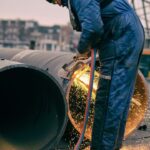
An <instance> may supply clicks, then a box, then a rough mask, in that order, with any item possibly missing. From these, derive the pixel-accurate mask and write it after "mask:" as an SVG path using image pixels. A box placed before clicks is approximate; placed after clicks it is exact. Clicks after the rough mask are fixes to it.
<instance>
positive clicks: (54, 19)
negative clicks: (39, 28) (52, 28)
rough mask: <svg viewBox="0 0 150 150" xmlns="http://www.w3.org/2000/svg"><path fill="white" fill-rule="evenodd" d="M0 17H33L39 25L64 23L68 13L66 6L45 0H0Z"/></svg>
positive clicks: (66, 20)
mask: <svg viewBox="0 0 150 150" xmlns="http://www.w3.org/2000/svg"><path fill="white" fill-rule="evenodd" d="M0 19H25V20H32V19H33V20H35V21H38V22H39V23H40V24H41V25H54V24H60V25H65V24H67V23H68V22H69V14H68V10H67V9H66V8H62V7H59V6H56V5H52V4H49V3H48V2H46V0H0Z"/></svg>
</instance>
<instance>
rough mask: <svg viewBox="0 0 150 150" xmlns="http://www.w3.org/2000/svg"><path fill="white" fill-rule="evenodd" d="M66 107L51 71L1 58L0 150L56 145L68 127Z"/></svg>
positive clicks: (40, 147) (25, 149)
mask: <svg viewBox="0 0 150 150" xmlns="http://www.w3.org/2000/svg"><path fill="white" fill-rule="evenodd" d="M66 106H67V105H66V100H65V97H64V94H63V92H62V89H61V87H60V86H59V84H58V82H57V81H56V80H55V79H54V77H52V76H51V75H50V74H48V73H46V72H45V71H43V70H41V69H39V68H36V67H32V66H29V65H26V64H22V63H18V62H12V61H8V60H5V59H1V60H0V150H38V149H41V150H42V149H44V150H45V149H47V150H49V149H51V148H52V147H54V146H56V145H57V144H58V142H59V141H60V139H61V136H62V135H63V133H64V130H65V125H66V121H67V107H66Z"/></svg>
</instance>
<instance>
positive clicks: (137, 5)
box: [130, 0, 150, 39]
mask: <svg viewBox="0 0 150 150" xmlns="http://www.w3.org/2000/svg"><path fill="white" fill-rule="evenodd" d="M130 3H131V4H132V6H133V8H134V9H135V11H136V13H137V14H138V16H139V18H140V20H141V22H142V24H143V26H144V29H145V36H146V39H149V38H150V0H130Z"/></svg>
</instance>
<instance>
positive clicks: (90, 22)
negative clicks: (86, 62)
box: [72, 0, 103, 54]
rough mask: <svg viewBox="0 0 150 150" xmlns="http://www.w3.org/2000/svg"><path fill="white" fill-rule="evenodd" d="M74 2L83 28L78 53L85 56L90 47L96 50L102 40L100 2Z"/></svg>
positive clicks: (97, 0) (88, 0)
mask: <svg viewBox="0 0 150 150" xmlns="http://www.w3.org/2000/svg"><path fill="white" fill-rule="evenodd" d="M72 1H73V8H74V10H75V11H76V14H77V16H78V19H79V21H80V24H81V28H82V33H81V36H80V40H79V44H78V51H79V53H81V54H83V53H85V52H88V51H89V49H90V47H93V48H94V45H95V44H96V43H97V42H98V41H99V40H100V39H101V35H102V34H103V22H102V19H101V12H100V0H72Z"/></svg>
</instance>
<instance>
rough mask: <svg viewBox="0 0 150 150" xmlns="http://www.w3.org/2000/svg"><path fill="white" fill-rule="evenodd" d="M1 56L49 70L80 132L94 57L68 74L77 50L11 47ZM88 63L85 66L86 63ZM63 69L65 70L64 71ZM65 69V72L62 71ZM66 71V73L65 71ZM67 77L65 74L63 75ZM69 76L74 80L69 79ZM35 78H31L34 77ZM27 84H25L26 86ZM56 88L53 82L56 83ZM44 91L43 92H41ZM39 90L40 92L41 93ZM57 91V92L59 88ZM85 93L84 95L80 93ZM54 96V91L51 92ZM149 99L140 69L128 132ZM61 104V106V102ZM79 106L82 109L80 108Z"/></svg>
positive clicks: (130, 131) (87, 135)
mask: <svg viewBox="0 0 150 150" xmlns="http://www.w3.org/2000/svg"><path fill="white" fill-rule="evenodd" d="M0 57H1V58H4V59H9V60H13V61H18V62H22V63H26V64H28V65H31V66H35V67H37V68H41V69H42V70H45V71H47V72H48V74H49V75H51V76H52V77H54V78H55V80H56V81H57V82H58V83H59V85H60V87H62V88H61V89H60V91H61V93H62V92H63V93H64V95H66V100H67V102H68V103H67V105H68V107H69V110H68V116H69V119H70V121H71V123H72V125H73V126H74V128H75V129H76V130H77V131H78V132H79V133H80V132H81V128H82V122H83V111H84V108H85V100H86V91H87V79H88V76H89V68H90V60H87V61H82V62H80V64H79V65H78V66H76V64H73V65H75V67H73V71H72V72H70V73H69V75H68V74H65V73H64V74H63V71H64V69H63V68H62V67H63V66H68V68H72V63H70V62H71V61H72V58H73V54H72V53H64V52H63V53H62V52H43V51H35V50H34V51H31V50H23V51H20V50H8V49H1V50H0ZM82 66H84V67H82ZM98 69H99V61H98V60H97V62H96V70H97V71H96V73H95V74H96V75H95V89H94V90H93V101H92V106H91V108H92V110H91V116H90V121H89V124H88V129H87V131H86V134H85V137H86V138H87V139H89V140H90V138H91V127H92V123H93V108H94V97H95V92H96V83H97V80H98V78H99V76H100V75H99V73H98ZM61 71H62V72H61ZM60 72H61V74H60ZM62 74H63V75H62ZM61 75H62V76H63V77H62V76H61ZM68 77H69V78H70V80H68ZM30 80H31V79H30ZM23 86H24V85H22V87H23ZM51 88H53V85H52V87H51ZM39 93H40V92H39ZM39 93H37V95H38V94H39ZM55 93H56V92H55ZM80 93H82V96H80ZM49 96H50V95H49ZM147 102H148V89H147V86H146V84H145V80H144V77H143V76H142V74H141V73H138V77H137V80H136V86H135V92H134V96H133V98H132V103H131V107H130V113H129V118H128V122H127V126H126V133H125V136H126V137H127V136H128V135H129V134H131V133H132V132H133V131H134V130H135V129H136V128H137V127H138V125H139V124H140V122H141V121H142V120H143V118H144V114H145V112H146V109H147ZM58 107H59V106H58ZM77 109H78V110H77Z"/></svg>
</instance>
